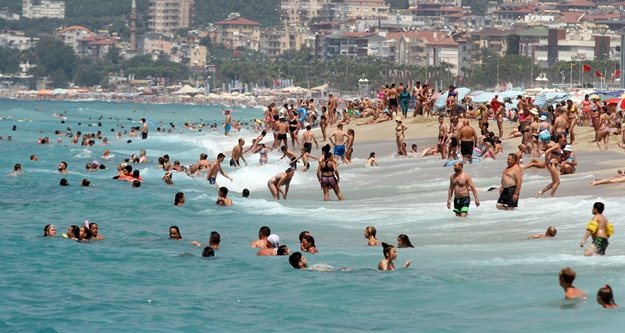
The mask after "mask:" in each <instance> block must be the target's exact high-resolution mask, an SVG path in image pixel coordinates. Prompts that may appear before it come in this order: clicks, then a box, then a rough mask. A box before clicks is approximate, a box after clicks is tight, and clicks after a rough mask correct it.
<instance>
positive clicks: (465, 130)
mask: <svg viewBox="0 0 625 333" xmlns="http://www.w3.org/2000/svg"><path fill="white" fill-rule="evenodd" d="M458 136H459V139H460V153H461V154H462V159H463V160H465V161H469V163H473V147H475V146H477V133H475V129H473V127H471V125H470V124H469V120H468V119H465V120H463V126H462V128H461V129H460V130H459V131H458Z"/></svg>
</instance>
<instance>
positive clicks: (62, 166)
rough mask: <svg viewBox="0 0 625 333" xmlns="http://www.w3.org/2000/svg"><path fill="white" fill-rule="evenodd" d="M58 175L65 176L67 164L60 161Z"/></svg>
mask: <svg viewBox="0 0 625 333" xmlns="http://www.w3.org/2000/svg"><path fill="white" fill-rule="evenodd" d="M58 170H59V173H60V174H62V175H66V174H67V162H65V161H61V162H60V163H59V166H58Z"/></svg>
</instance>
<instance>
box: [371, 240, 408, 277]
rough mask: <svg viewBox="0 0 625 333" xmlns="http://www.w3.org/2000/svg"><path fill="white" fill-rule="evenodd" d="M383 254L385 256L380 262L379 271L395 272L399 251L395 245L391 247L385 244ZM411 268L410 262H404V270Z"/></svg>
mask: <svg viewBox="0 0 625 333" xmlns="http://www.w3.org/2000/svg"><path fill="white" fill-rule="evenodd" d="M382 253H383V254H384V259H382V260H380V263H378V270H380V271H394V270H395V263H394V262H393V261H394V260H395V259H397V249H396V248H395V247H394V246H393V245H389V244H386V243H384V242H383V243H382ZM409 266H410V260H406V262H404V268H408V267H409Z"/></svg>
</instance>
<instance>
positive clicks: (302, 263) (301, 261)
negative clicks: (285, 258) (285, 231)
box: [289, 252, 308, 269]
mask: <svg viewBox="0 0 625 333" xmlns="http://www.w3.org/2000/svg"><path fill="white" fill-rule="evenodd" d="M289 264H291V266H292V267H293V268H295V269H305V268H307V267H308V262H307V261H306V257H304V256H303V255H302V253H300V252H295V253H293V254H291V255H290V256H289Z"/></svg>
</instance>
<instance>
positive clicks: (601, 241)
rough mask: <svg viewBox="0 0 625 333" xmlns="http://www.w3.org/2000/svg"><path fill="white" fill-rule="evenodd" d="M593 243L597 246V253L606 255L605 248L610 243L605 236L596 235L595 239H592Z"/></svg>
mask: <svg viewBox="0 0 625 333" xmlns="http://www.w3.org/2000/svg"><path fill="white" fill-rule="evenodd" d="M592 243H593V244H594V245H595V248H596V250H595V253H596V254H598V255H600V256H602V255H605V249H607V248H608V245H610V243H609V242H608V240H607V239H606V238H603V237H595V239H593V240H592Z"/></svg>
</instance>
